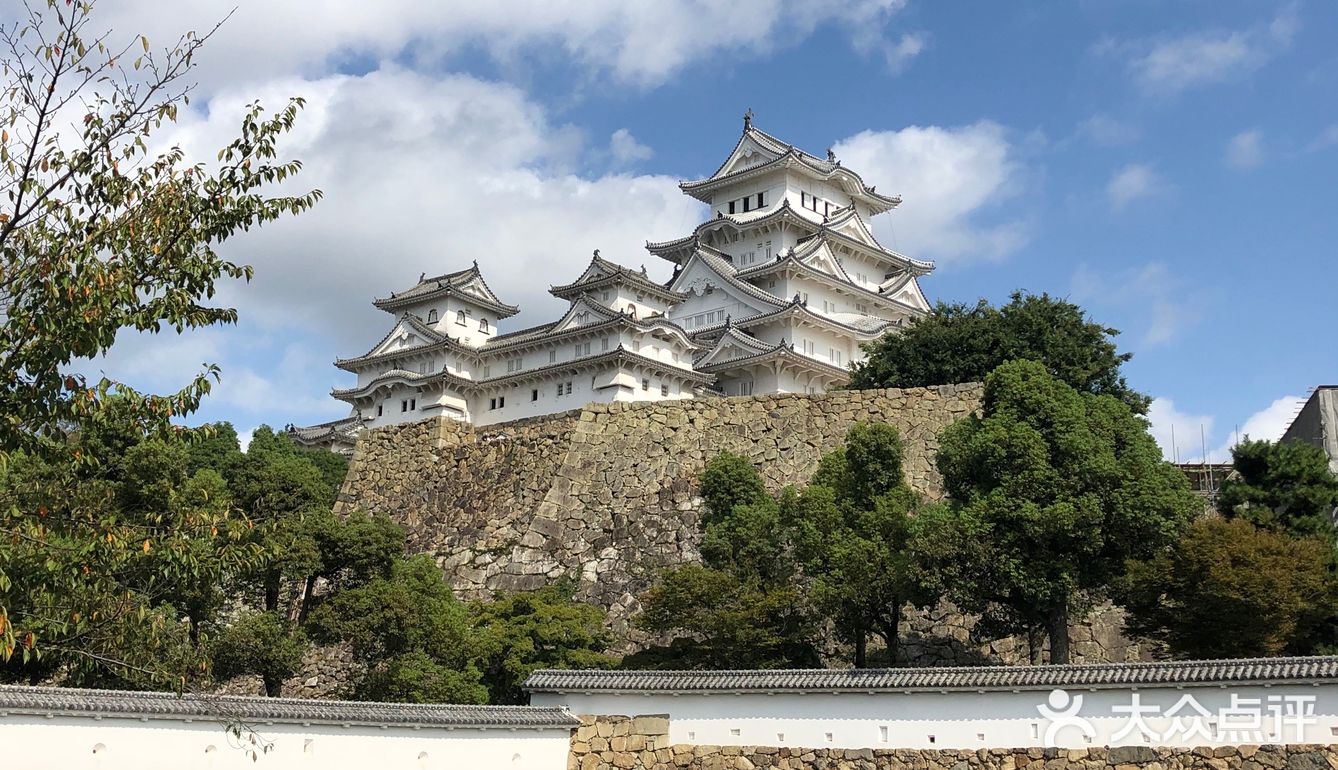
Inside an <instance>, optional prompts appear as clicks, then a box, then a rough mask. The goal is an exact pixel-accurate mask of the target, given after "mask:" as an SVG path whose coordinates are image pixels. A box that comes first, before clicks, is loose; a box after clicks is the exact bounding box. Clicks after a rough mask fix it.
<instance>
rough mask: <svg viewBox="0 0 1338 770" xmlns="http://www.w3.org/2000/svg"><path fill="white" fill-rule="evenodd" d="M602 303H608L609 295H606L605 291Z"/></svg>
mask: <svg viewBox="0 0 1338 770" xmlns="http://www.w3.org/2000/svg"><path fill="white" fill-rule="evenodd" d="M604 301H605V302H608V301H609V293H608V292H607V291H606V292H604Z"/></svg>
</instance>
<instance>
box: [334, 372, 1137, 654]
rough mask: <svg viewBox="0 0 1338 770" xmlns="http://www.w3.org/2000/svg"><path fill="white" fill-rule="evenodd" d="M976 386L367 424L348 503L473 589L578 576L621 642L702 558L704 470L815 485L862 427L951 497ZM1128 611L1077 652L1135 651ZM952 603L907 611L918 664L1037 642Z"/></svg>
mask: <svg viewBox="0 0 1338 770" xmlns="http://www.w3.org/2000/svg"><path fill="white" fill-rule="evenodd" d="M981 391H982V388H981V386H980V385H978V384H965V385H946V386H940V387H933V388H908V389H904V390H897V389H889V390H865V391H843V392H835V393H828V394H823V395H771V396H748V397H738V398H711V399H699V400H690V401H672V402H658V403H631V404H593V405H589V406H587V407H585V408H583V409H580V410H576V411H572V412H566V413H563V414H556V415H549V416H546V417H541V418H533V419H529V420H522V421H517V422H513V423H506V424H502V425H493V426H487V427H483V428H477V429H476V428H474V427H472V426H469V425H466V424H463V423H459V422H455V421H453V420H447V419H440V420H429V421H424V422H418V423H412V424H408V425H400V426H393V427H388V428H381V429H377V430H370V431H364V432H363V434H362V435H361V436H360V438H359V440H358V447H357V449H356V451H355V453H354V456H353V461H352V463H351V465H350V468H349V473H348V477H347V479H346V481H345V483H344V487H343V489H342V491H341V494H340V498H339V502H338V504H337V510H339V511H341V512H342V511H349V510H352V509H353V508H355V507H359V506H361V507H363V508H365V509H367V510H370V511H383V512H386V513H388V514H390V515H391V516H393V517H394V518H395V519H396V520H397V521H399V522H400V523H401V524H403V525H404V526H405V527H406V529H407V530H408V533H409V546H410V548H411V549H412V550H413V551H416V552H423V551H425V552H429V553H433V554H435V555H436V557H437V560H438V562H439V563H440V564H441V565H442V567H443V568H444V569H445V570H446V572H447V574H449V575H451V576H452V578H453V580H454V586H455V588H456V589H457V590H458V591H459V592H460V593H461V595H462V596H466V597H485V596H487V595H488V594H490V593H491V592H493V591H496V590H526V589H534V588H538V587H540V586H542V585H544V584H546V583H547V582H549V581H552V580H554V579H557V578H559V577H563V576H570V577H572V578H574V579H575V580H576V582H577V597H578V598H580V599H582V600H585V601H590V602H594V603H596V604H599V605H601V606H603V607H605V608H608V610H609V615H610V624H611V626H612V630H613V631H614V633H615V635H616V637H617V638H619V639H630V640H632V642H633V644H635V643H636V642H637V641H639V640H641V637H639V635H638V633H637V632H636V631H635V629H629V627H628V619H629V618H630V617H631V616H632V615H634V614H635V613H636V612H637V610H638V609H639V607H640V605H639V604H638V602H637V598H636V597H637V595H638V594H640V593H641V592H643V591H644V590H645V589H646V588H648V587H649V586H650V585H651V583H652V582H653V581H654V579H655V576H656V575H657V574H658V573H659V572H660V571H661V570H662V569H664V568H666V567H671V566H675V565H678V564H682V563H685V562H691V561H696V560H697V559H699V558H700V557H699V555H698V552H697V545H698V540H699V537H700V535H699V532H698V529H697V522H698V516H699V514H700V511H701V506H702V500H701V497H700V496H699V495H698V491H697V475H698V474H699V473H700V471H701V469H702V467H703V466H704V465H705V463H706V462H707V461H708V460H709V459H710V458H712V457H714V456H715V455H716V454H717V453H719V452H720V451H722V450H728V451H731V452H735V453H738V454H741V455H744V456H746V457H748V458H750V459H751V460H752V461H753V462H754V463H755V464H756V465H757V466H758V468H759V470H760V472H761V474H762V477H763V479H764V480H765V481H766V484H767V486H768V488H770V489H772V490H773V491H775V490H779V489H781V488H783V487H785V486H787V485H790V484H803V483H806V482H807V481H808V479H809V478H810V477H811V476H812V474H813V472H814V470H815V469H816V468H817V464H818V460H819V459H820V458H821V457H822V455H823V454H825V453H827V452H830V451H831V450H833V449H835V448H837V447H838V446H840V444H841V442H842V441H843V440H844V437H845V433H846V431H847V430H848V429H849V428H850V426H851V425H853V424H854V423H856V422H860V421H880V422H886V423H890V424H892V425H894V426H896V427H897V428H898V430H899V431H900V432H901V436H902V440H903V442H904V444H905V449H906V462H905V469H906V475H907V480H908V482H909V483H910V484H911V485H912V486H913V487H914V488H915V489H916V490H917V491H919V492H920V493H922V494H924V495H926V496H927V497H930V498H938V497H940V496H941V495H942V482H941V479H940V478H939V475H938V471H937V470H936V468H935V467H934V456H935V454H936V452H937V451H938V434H939V432H940V431H941V430H942V429H943V428H944V427H946V426H947V425H949V424H950V423H952V422H954V421H956V420H958V419H960V418H962V417H964V416H966V415H968V414H970V413H972V412H973V411H975V410H977V409H978V408H979V405H980V398H981ZM1119 621H1120V615H1119V613H1118V611H1117V610H1116V611H1109V610H1107V611H1105V612H1103V613H1098V615H1097V616H1095V620H1094V622H1093V623H1091V624H1089V625H1087V626H1080V627H1078V628H1076V629H1075V636H1074V640H1073V641H1074V644H1073V651H1074V659H1075V662H1084V661H1120V660H1137V659H1140V658H1143V657H1146V650H1144V649H1143V648H1142V647H1141V646H1139V645H1136V644H1131V643H1130V642H1129V641H1128V640H1126V639H1123V637H1121V635H1120V633H1119V628H1120V622H1119ZM973 625H974V620H973V619H972V618H969V617H963V616H962V615H961V614H960V613H958V612H956V611H955V610H954V609H953V608H952V607H951V606H950V605H944V606H942V607H939V608H936V609H934V610H933V611H931V612H928V613H915V612H912V613H908V614H907V616H906V621H905V625H904V626H903V638H904V639H905V645H904V648H903V649H904V659H903V660H902V661H900V662H904V663H908V664H911V665H953V664H957V665H961V664H970V663H980V662H1002V663H1026V662H1027V661H1028V650H1027V647H1026V643H1025V641H1022V642H1019V640H1016V639H1005V640H998V641H995V642H992V643H989V644H980V643H978V642H976V641H973V640H972V639H971V636H970V631H971V627H972V626H973Z"/></svg>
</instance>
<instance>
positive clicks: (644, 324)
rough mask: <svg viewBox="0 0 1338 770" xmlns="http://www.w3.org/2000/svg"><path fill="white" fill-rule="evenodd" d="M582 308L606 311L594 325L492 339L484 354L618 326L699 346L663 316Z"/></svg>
mask: <svg viewBox="0 0 1338 770" xmlns="http://www.w3.org/2000/svg"><path fill="white" fill-rule="evenodd" d="M575 307H576V305H573V308H575ZM582 307H590V308H597V309H598V310H600V311H603V314H601V315H600V319H599V320H598V321H596V322H594V323H588V324H580V325H567V326H565V327H563V328H560V329H559V328H557V327H558V322H554V323H551V324H547V325H545V326H544V327H541V328H542V331H537V332H533V333H530V334H526V335H525V336H523V337H516V336H512V337H507V338H505V339H497V340H489V341H488V344H486V345H484V346H483V348H482V350H483V352H485V353H488V354H489V355H495V354H497V353H501V352H504V351H507V350H510V349H513V348H520V347H523V346H525V345H528V344H530V343H535V342H538V343H544V342H551V341H553V340H560V339H563V338H564V337H574V336H579V335H582V334H596V333H598V332H601V331H603V330H605V329H611V328H615V327H619V326H621V327H631V328H634V329H638V330H640V331H643V332H650V331H657V330H658V331H663V332H665V333H667V334H670V335H671V336H673V337H675V338H677V339H678V340H679V342H681V343H682V344H683V345H684V347H687V348H689V349H692V348H698V347H700V345H698V344H697V343H695V342H693V341H692V338H691V337H690V336H688V333H687V332H686V331H684V329H683V327H681V326H679V325H678V324H676V323H674V322H672V321H669V320H667V319H665V318H661V317H656V318H646V319H639V318H633V317H632V316H630V315H627V314H626V313H616V312H614V311H612V310H609V309H608V308H606V307H604V306H603V305H600V304H598V303H593V302H592V303H590V304H589V305H588V306H582ZM570 315H572V312H571V311H570V310H569V311H568V313H567V315H564V316H563V318H566V317H568V316H570Z"/></svg>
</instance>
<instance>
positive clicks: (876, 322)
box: [646, 111, 934, 395]
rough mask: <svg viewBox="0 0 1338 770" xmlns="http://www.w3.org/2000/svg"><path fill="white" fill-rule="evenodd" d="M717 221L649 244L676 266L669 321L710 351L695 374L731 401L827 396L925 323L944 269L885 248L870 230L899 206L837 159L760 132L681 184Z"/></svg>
mask: <svg viewBox="0 0 1338 770" xmlns="http://www.w3.org/2000/svg"><path fill="white" fill-rule="evenodd" d="M679 187H680V188H681V189H682V190H683V192H685V193H687V194H688V195H691V196H692V197H694V198H696V199H697V200H700V201H702V202H704V203H707V204H709V205H710V207H711V218H710V219H708V220H707V221H706V222H704V223H702V224H701V225H700V226H698V227H697V229H696V230H695V231H693V233H692V234H691V235H688V236H686V237H684V238H680V239H678V240H674V241H666V242H663V243H649V244H647V245H646V248H648V249H649V250H650V252H651V253H652V254H655V255H656V256H659V257H662V258H663V259H667V260H669V261H670V262H673V263H675V264H676V265H677V266H678V267H677V268H676V270H675V274H674V279H673V280H672V281H671V282H670V284H669V288H670V289H671V290H672V291H675V292H681V293H683V294H686V295H688V298H687V299H685V300H683V301H682V302H680V303H678V304H677V305H675V306H674V307H673V308H672V309H671V310H670V312H669V317H670V319H671V320H673V321H675V322H676V323H678V324H679V325H680V326H682V327H683V328H684V329H685V330H687V332H688V333H689V334H690V335H691V336H692V338H693V340H694V341H696V342H698V343H699V344H703V345H707V346H709V347H710V350H709V351H708V352H707V353H706V354H705V355H703V356H701V357H700V358H699V359H698V360H697V361H696V364H695V365H696V369H697V370H698V371H701V372H706V373H710V374H714V375H715V376H716V382H717V387H718V388H719V389H720V390H721V391H723V392H724V393H725V394H727V395H747V394H749V393H820V392H822V391H824V390H826V389H828V388H831V387H834V386H839V385H843V384H845V383H846V382H848V381H849V371H848V370H849V366H850V364H851V363H853V362H855V361H859V360H862V359H863V357H864V353H863V350H862V348H861V344H862V343H864V342H867V341H869V340H872V339H875V338H877V337H879V336H881V335H883V334H885V333H887V332H888V331H889V330H892V329H894V328H895V327H897V326H900V325H901V324H903V323H904V322H905V321H906V320H907V319H909V318H912V317H915V316H919V315H923V314H924V313H926V312H928V310H929V303H928V302H927V301H926V300H925V296H924V294H923V293H921V291H920V286H919V284H918V282H917V279H918V278H919V277H920V276H922V275H925V274H927V273H929V272H930V271H932V270H933V269H934V266H933V264H932V263H929V262H920V261H918V260H914V259H910V258H909V257H905V256H902V255H901V254H898V253H896V252H894V251H891V250H889V249H886V248H884V247H883V246H882V245H881V244H879V243H878V241H877V239H875V238H874V237H873V233H872V232H871V231H870V230H869V226H868V224H867V222H868V220H869V219H870V218H871V217H874V216H876V215H878V214H881V213H883V212H886V211H889V210H891V209H892V208H894V207H896V205H897V204H898V203H900V202H901V199H900V198H895V197H888V196H886V195H880V194H878V193H877V192H875V191H874V188H872V187H869V186H867V185H865V184H864V180H863V179H861V178H860V175H859V174H857V173H856V172H855V171H853V170H851V169H848V168H845V167H844V166H842V165H841V162H840V161H839V160H837V159H836V158H835V157H834V156H833V154H832V153H831V152H830V151H828V153H827V159H826V160H823V159H821V158H817V157H815V156H813V155H809V154H808V153H805V152H802V151H800V150H797V149H795V148H794V146H792V145H788V144H785V143H784V142H782V141H780V140H778V139H776V138H775V137H772V136H770V135H769V134H766V133H764V132H762V131H761V130H759V129H757V128H755V127H754V126H753V124H752V114H751V111H750V112H749V114H748V115H746V116H744V119H743V135H742V136H740V137H739V141H738V142H737V143H736V144H735V145H734V150H733V151H732V152H731V153H730V154H729V157H727V158H726V159H725V162H724V163H722V164H721V165H720V168H718V169H717V170H716V172H715V173H714V174H712V175H711V176H710V177H709V178H707V179H702V180H700V181H695V182H683V183H681V184H680V185H679Z"/></svg>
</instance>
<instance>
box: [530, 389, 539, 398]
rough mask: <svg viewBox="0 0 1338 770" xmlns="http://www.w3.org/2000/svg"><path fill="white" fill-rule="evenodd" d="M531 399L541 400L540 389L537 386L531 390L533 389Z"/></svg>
mask: <svg viewBox="0 0 1338 770" xmlns="http://www.w3.org/2000/svg"><path fill="white" fill-rule="evenodd" d="M530 400H531V401H538V400H539V389H538V388H535V389H534V390H531V391H530Z"/></svg>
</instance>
